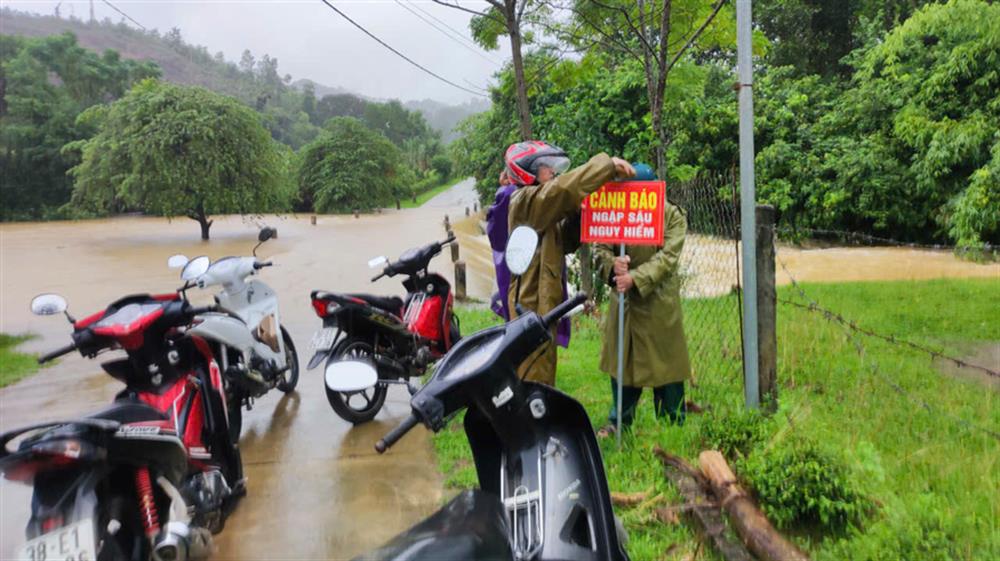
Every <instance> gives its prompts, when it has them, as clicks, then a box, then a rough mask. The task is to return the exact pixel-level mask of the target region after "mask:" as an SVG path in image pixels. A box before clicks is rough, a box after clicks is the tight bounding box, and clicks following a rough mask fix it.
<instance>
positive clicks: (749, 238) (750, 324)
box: [736, 0, 760, 409]
mask: <svg viewBox="0 0 1000 561" xmlns="http://www.w3.org/2000/svg"><path fill="white" fill-rule="evenodd" d="M750 13H751V10H750V0H736V52H737V63H738V66H739V79H740V84H739V85H740V98H739V101H740V238H741V239H742V241H743V394H744V396H745V397H746V404H747V407H749V408H751V409H757V408H758V407H759V406H760V399H759V398H760V391H759V381H758V377H757V373H758V370H757V369H758V360H759V359H758V352H757V242H756V233H757V221H756V216H755V213H756V210H757V209H756V204H757V200H756V198H757V197H756V192H755V190H754V180H753V155H754V152H753V47H752V45H751V39H752V34H751V18H750Z"/></svg>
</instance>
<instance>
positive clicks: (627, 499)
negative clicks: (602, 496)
mask: <svg viewBox="0 0 1000 561" xmlns="http://www.w3.org/2000/svg"><path fill="white" fill-rule="evenodd" d="M648 496H649V493H648V492H646V491H639V492H638V493H616V492H612V493H611V504H613V505H615V506H621V507H630V506H635V505H637V504H639V503H641V502H642V501H644V500H646V497H648Z"/></svg>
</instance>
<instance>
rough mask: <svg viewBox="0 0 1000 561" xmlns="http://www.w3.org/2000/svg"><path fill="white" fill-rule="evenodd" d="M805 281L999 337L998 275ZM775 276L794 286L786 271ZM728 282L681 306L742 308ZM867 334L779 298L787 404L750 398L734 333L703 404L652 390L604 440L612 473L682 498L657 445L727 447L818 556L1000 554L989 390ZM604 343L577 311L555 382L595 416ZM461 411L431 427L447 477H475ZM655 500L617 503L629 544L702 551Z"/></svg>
mask: <svg viewBox="0 0 1000 561" xmlns="http://www.w3.org/2000/svg"><path fill="white" fill-rule="evenodd" d="M804 288H805V290H806V291H807V292H808V293H809V294H810V296H811V297H812V298H814V299H815V300H817V301H818V302H819V303H820V304H821V305H824V306H826V307H828V308H830V309H832V310H835V311H838V312H841V313H842V314H844V315H845V316H847V317H849V318H851V319H853V320H855V321H857V323H858V324H859V325H861V326H864V327H867V328H870V329H872V330H875V331H878V332H882V333H892V334H896V335H900V336H903V337H906V338H908V339H910V340H912V341H915V342H919V343H923V344H927V345H932V346H935V347H937V348H940V349H941V350H942V351H943V352H946V353H954V354H956V355H959V356H960V355H961V349H963V348H967V347H966V345H968V344H969V343H970V342H972V343H975V342H979V343H982V342H1000V314H997V313H996V310H998V309H1000V280H997V279H976V280H936V281H912V282H911V281H907V282H868V283H843V284H806V285H804ZM778 292H779V298H790V299H791V298H795V292H794V289H792V288H790V287H785V288H779V290H778ZM728 298H731V297H724V298H722V299H708V300H701V301H699V300H690V301H687V302H686V303H685V304H686V306H685V313H686V314H690V313H697V312H698V311H699V307H708V308H709V309H712V310H717V309H733V308H731V307H730V306H729V304H728V303H726V304H725V305H724V306H722V307H721V308H720V300H726V299H728ZM459 314H460V316H461V320H462V327H463V332H465V333H471V332H473V331H474V330H476V329H479V328H482V327H484V326H486V325H490V324H493V323H495V321H494V319H493V317H492V316H491V313H490V312H489V311H488V310H485V309H461V310H460V311H459ZM862 342H863V344H864V349H865V353H864V358H863V359H862V358H861V357H860V356H859V354H858V353H857V352H856V349H855V347H854V346H853V344H852V342H851V341H850V340H849V339H848V338H847V337H846V336H845V334H844V331H843V330H842V329H841V328H840V327H837V326H836V325H833V324H831V323H829V322H828V321H826V320H825V319H823V318H822V317H821V316H819V315H816V314H815V313H813V312H809V311H807V310H802V309H799V308H795V307H793V306H790V305H784V304H779V308H778V347H779V365H778V368H779V382H780V406H779V410H778V412H777V413H776V414H774V415H773V416H770V417H763V416H759V415H757V416H747V415H746V414H745V413H744V412H743V411H742V409H743V408H742V405H741V404H742V399H743V398H742V395H743V394H742V377H741V375H740V374H739V370H738V367H737V368H736V369H734V368H733V367H732V360H733V359H732V349H726V348H717V349H716V351H717V356H718V360H717V361H714V362H713V363H712V364H695V369H696V373H697V374H696V375H697V379H696V380H695V382H694V383H693V384H689V386H688V398H689V399H693V400H694V401H695V402H696V403H698V404H699V405H701V406H703V407H705V408H706V412H705V413H704V414H700V415H690V416H689V417H688V422H687V424H686V425H685V426H683V427H670V426H665V425H663V424H662V423H660V422H658V421H657V419H656V418H655V417H654V416H653V413H652V405H651V398H650V397H649V395H648V394H646V395H645V396H644V398H643V400H642V402H641V403H640V410H639V414H638V418H637V420H636V424H635V427H634V429H633V431H632V432H631V434H629V435H627V436H626V438H625V439H624V445H623V447H622V449H621V450H618V449H617V447H616V446H615V444H614V441H613V440H611V441H605V442H603V443H602V450H603V454H604V463H605V467H606V469H607V472H608V478H609V485H610V487H611V489H612V490H613V491H620V492H638V491H645V492H649V493H650V494H651V496H655V495H662V497H663V501H664V502H665V503H668V502H680V500H679V498H678V496H677V494H676V493H675V491H674V490H673V488H672V487H671V485H670V484H669V483H668V482H667V481H666V480H665V478H664V476H663V473H662V469H661V467H660V465H659V463H658V461H657V460H656V458H655V457H654V456H653V454H652V449H653V447H654V446H655V445H660V446H662V447H663V448H665V449H666V450H669V451H672V452H674V453H677V454H680V455H682V456H685V457H687V458H688V459H689V460H692V461H694V462H696V460H697V455H698V453H699V452H700V451H701V450H703V449H705V448H707V447H723V448H724V449H726V450H727V451H728V454H727V455H728V456H729V459H730V462H731V464H732V465H733V466H734V469H735V470H736V471H737V473H738V476H740V477H741V478H742V479H743V480H744V483H746V484H747V485H748V486H749V487H751V488H753V489H755V490H757V493H758V497H757V498H758V500H759V502H760V503H761V504H762V506H763V507H764V508H765V510H767V511H768V512H769V514H771V516H772V518H774V519H777V520H779V521H781V525H782V527H783V530H784V531H786V532H787V533H788V534H789V535H790V536H791V537H792V538H793V539H794V540H795V541H796V542H797V543H798V544H799V545H800V546H801V547H803V548H804V549H805V550H806V551H808V552H809V554H810V555H811V556H812V558H813V559H816V560H840V559H852V560H871V561H882V560H886V561H888V560H890V559H893V560H894V559H930V560H938V559H940V560H945V559H963V560H972V559H976V560H979V559H982V560H986V559H996V558H1000V493H997V492H996V490H997V489H998V488H1000V444H998V441H997V440H996V438H995V437H994V436H990V435H989V434H986V433H984V432H982V431H980V430H978V429H975V428H970V426H968V425H967V424H965V423H966V422H967V423H971V424H974V425H975V426H976V427H982V428H985V429H987V430H992V431H993V432H1000V407H998V406H997V394H996V392H995V391H994V390H992V389H990V388H989V387H988V386H986V385H984V384H982V383H981V382H980V381H976V380H966V379H958V378H955V377H951V376H948V375H945V374H943V373H942V372H940V371H939V370H938V369H937V368H935V366H934V365H933V363H932V361H931V360H930V358H929V357H927V356H925V355H920V354H915V353H914V352H912V351H910V350H908V349H906V348H903V347H900V346H897V345H892V344H890V343H886V342H882V341H878V340H873V339H863V340H862ZM689 343H690V341H689ZM707 344H712V343H711V342H708V343H707ZM600 349H601V332H600V328H599V320H597V319H595V318H588V317H581V318H577V321H576V331H575V333H574V339H573V342H572V344H571V348H570V349H569V350H568V351H565V352H563V351H562V349H560V351H561V355H560V362H559V373H558V386H559V388H560V389H562V390H563V391H566V392H568V393H569V394H571V395H573V396H574V397H576V398H577V399H578V400H580V402H581V403H583V405H584V406H585V407H586V409H587V411H588V412H589V413H590V416H591V420H592V422H593V423H594V424H595V426H596V425H599V424H602V423H603V422H604V421H605V418H606V415H607V408H608V404H609V400H610V392H609V388H608V386H609V382H608V378H607V376H605V375H604V374H602V373H600V372H599V371H598V369H597V363H598V356H599V353H600ZM702 356H705V355H702ZM873 364H875V365H877V368H878V373H874V372H873V371H872V370H871V367H872V365H873ZM987 366H989V365H987ZM993 366H994V367H995V366H996V365H993ZM925 404H926V406H925ZM460 421H461V418H460V416H459V418H457V419H454V420H452V422H451V424H450V425H449V426H448V427H446V428H445V429H444V430H442V431H441V432H440V433H438V434H437V435H436V436H435V438H434V443H435V447H436V449H437V454H438V460H439V466H440V469H441V471H442V473H444V474H445V476H446V484H447V485H448V486H449V487H453V488H464V487H473V486H475V485H476V478H475V471H474V468H473V466H472V461H471V453H470V451H469V448H468V444H467V443H466V440H465V435H464V433H463V432H462V428H461V422H460ZM661 504H662V503H661ZM656 506H659V505H658V504H657V503H656V502H655V501H653V502H652V503H650V504H646V505H643V506H640V507H639V508H633V509H618V514H619V515H620V516H621V517H622V518H623V520H624V522H625V524H626V527H627V528H628V530H629V533H630V536H631V541H630V543H629V546H628V549H629V554H630V555H631V557H632V559H633V560H634V561H647V560H648V561H651V560H659V559H683V558H688V556H691V555H693V554H694V552H695V550H696V548H697V545H696V540H695V537H694V535H693V533H692V532H691V531H690V530H689V529H688V527H687V526H686V525H684V524H679V525H669V524H663V523H661V522H660V521H659V520H658V519H657V518H656V515H655V507H656ZM707 558H714V557H713V554H711V553H709V554H708V556H707Z"/></svg>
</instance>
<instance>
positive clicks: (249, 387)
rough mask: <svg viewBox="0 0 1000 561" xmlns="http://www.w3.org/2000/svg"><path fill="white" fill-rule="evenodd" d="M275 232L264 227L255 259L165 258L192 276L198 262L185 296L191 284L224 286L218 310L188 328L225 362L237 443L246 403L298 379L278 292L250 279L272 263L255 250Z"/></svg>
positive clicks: (249, 405) (288, 388)
mask: <svg viewBox="0 0 1000 561" xmlns="http://www.w3.org/2000/svg"><path fill="white" fill-rule="evenodd" d="M276 233H277V232H276V230H274V229H273V228H263V229H261V231H260V234H259V235H258V237H257V240H258V243H257V245H256V246H254V248H253V252H252V253H253V257H223V258H222V259H218V260H216V261H215V262H210V261H209V259H208V257H205V256H201V257H197V258H195V259H193V260H191V261H188V258H187V257H186V256H184V255H174V256H172V257H170V259H169V260H168V261H167V264H168V266H170V267H172V268H179V267H186V268H185V270H186V271H188V272H189V276H191V275H194V273H191V269H190V268H187V267H190V266H191V264H193V263H196V264H197V265H196V267H195V269H196V272H197V274H196V275H195V276H191V278H189V279H185V280H186V281H187V282H186V283H185V285H184V286H183V287H182V288H181V290H180V293H181V295H182V296H183V297H185V299H186V294H187V290H188V289H190V288H194V287H198V288H201V289H205V288H209V287H212V286H221V287H222V289H221V290H220V291H219V292H218V293H217V294H216V295H215V303H216V304H217V309H218V311H216V312H211V313H206V314H202V315H201V316H199V317H198V321H197V322H196V323H195V325H194V326H193V327H192V328H191V330H190V331H191V333H192V334H193V335H197V336H199V337H201V338H202V339H205V340H206V341H208V342H209V343H210V344H211V345H212V347H213V352H214V353H215V356H217V357H219V360H220V362H221V367H222V374H223V379H224V383H225V387H226V398H227V399H226V403H227V404H228V408H229V418H230V423H229V427H230V429H231V431H232V438H233V441H236V440H239V436H240V432H241V430H242V427H243V409H242V408H243V407H244V406H245V407H246V408H247V410H248V411H249V410H250V409H251V408H252V407H253V400H254V399H256V398H258V397H260V396H262V395H264V394H266V393H267V392H268V391H270V390H272V389H274V388H278V389H279V390H281V391H282V392H285V393H289V392H291V391H292V390H294V389H295V386H296V384H298V381H299V358H298V354H296V352H295V344H294V343H293V342H292V337H291V335H289V334H288V330H286V329H285V327H284V326H283V325H281V320H280V316H279V314H278V297H277V295H276V294H275V293H274V290H272V289H271V288H270V287H269V286H267V285H266V284H264V283H263V282H261V281H259V280H256V279H251V280H249V281H248V280H247V278H248V277H250V276H252V275H255V274H257V272H258V271H260V270H261V269H263V268H265V267H270V266H272V263H271V262H270V261H259V260H258V259H257V248H258V247H260V246H261V244H263V243H264V242H266V241H267V240H269V239H271V238H272V237H274V235H275V234H276Z"/></svg>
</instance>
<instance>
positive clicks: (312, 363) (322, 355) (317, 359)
mask: <svg viewBox="0 0 1000 561" xmlns="http://www.w3.org/2000/svg"><path fill="white" fill-rule="evenodd" d="M332 354H333V349H330V350H328V351H316V354H314V355H313V356H312V358H311V359H309V364H308V365H306V370H312V369H313V368H316V367H317V366H319V365H320V364H321V363H322V362H323V361H325V360H326V359H327V357H329V356H330V355H332Z"/></svg>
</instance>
